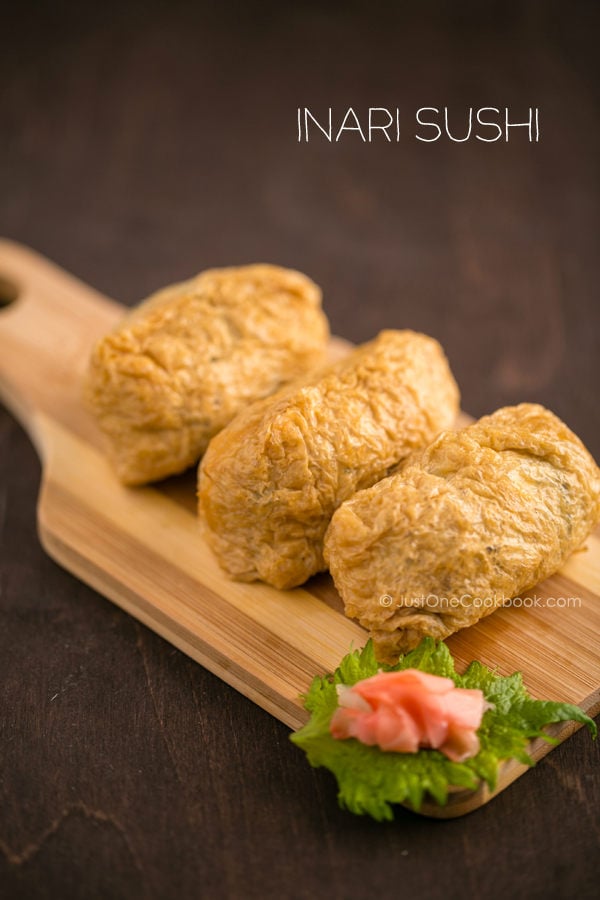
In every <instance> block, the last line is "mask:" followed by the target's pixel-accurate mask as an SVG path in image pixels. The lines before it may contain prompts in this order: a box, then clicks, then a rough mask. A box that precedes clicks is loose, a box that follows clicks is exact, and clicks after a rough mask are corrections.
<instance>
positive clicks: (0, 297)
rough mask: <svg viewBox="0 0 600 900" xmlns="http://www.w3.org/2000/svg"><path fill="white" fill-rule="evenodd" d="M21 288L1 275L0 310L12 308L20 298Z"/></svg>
mask: <svg viewBox="0 0 600 900" xmlns="http://www.w3.org/2000/svg"><path fill="white" fill-rule="evenodd" d="M19 293H20V291H19V288H18V287H17V285H16V284H15V283H14V281H11V280H10V279H9V278H5V277H4V275H1V274H0V310H2V308H3V307H5V306H10V304H11V303H14V302H15V300H16V299H17V297H18V296H19Z"/></svg>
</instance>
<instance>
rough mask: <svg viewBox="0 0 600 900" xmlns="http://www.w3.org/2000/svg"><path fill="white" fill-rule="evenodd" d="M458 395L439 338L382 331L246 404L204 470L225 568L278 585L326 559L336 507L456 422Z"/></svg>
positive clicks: (202, 488) (202, 502)
mask: <svg viewBox="0 0 600 900" xmlns="http://www.w3.org/2000/svg"><path fill="white" fill-rule="evenodd" d="M458 404H459V394H458V389H457V387H456V383H455V381H454V378H453V377H452V374H451V372H450V369H449V366H448V362H447V360H446V357H445V356H444V353H443V351H442V349H441V347H440V345H439V344H438V343H437V341H435V340H434V339H433V338H430V337H427V336H425V335H422V334H416V333H415V332H412V331H383V332H381V334H380V335H379V336H378V337H377V338H376V339H375V340H373V341H371V342H370V343H367V344H364V345H363V346H361V347H359V348H358V349H356V350H354V351H353V352H352V353H350V354H349V355H348V356H347V357H345V358H344V359H343V360H341V361H340V362H338V363H336V364H334V365H332V366H329V367H327V368H326V369H324V370H323V371H321V372H319V373H317V374H315V375H313V376H310V377H309V378H307V379H305V380H304V381H301V382H300V383H297V384H293V385H290V386H288V387H287V388H283V389H282V390H281V391H279V392H278V393H276V394H275V395H274V396H272V397H270V398H268V399H267V400H264V401H261V402H258V403H255V404H253V405H252V406H250V407H248V408H247V409H246V410H245V411H244V412H242V413H241V414H240V415H239V416H237V417H236V419H234V421H233V422H232V423H231V424H230V425H229V426H227V428H225V429H224V430H223V431H221V433H220V434H218V435H217V436H216V437H215V438H214V439H213V440H212V441H211V444H210V446H209V448H208V451H207V453H206V455H205V456H204V459H203V461H202V464H201V466H200V472H199V508H200V514H201V516H202V518H203V520H204V523H205V526H206V527H205V535H206V538H207V540H208V542H209V544H210V546H211V547H212V549H213V551H214V553H215V554H216V556H217V558H218V560H219V562H220V564H221V566H222V567H223V569H224V570H225V571H226V572H227V573H229V575H230V576H232V577H233V578H236V579H240V580H244V581H252V580H255V579H260V580H262V581H266V582H268V583H269V584H272V585H274V586H275V587H278V588H290V587H294V586H296V585H299V584H302V583H303V582H304V581H306V579H307V578H309V576H311V575H313V574H314V573H316V572H319V571H321V570H322V569H324V567H325V563H324V560H323V536H324V534H325V530H326V528H327V526H328V524H329V521H330V519H331V516H332V515H333V513H334V511H335V510H336V509H337V507H338V506H339V505H340V504H341V503H342V502H343V501H344V500H346V499H348V497H351V496H352V495H353V494H354V493H355V491H357V490H360V489H361V488H365V487H369V486H370V485H372V484H373V483H374V482H376V481H378V480H379V479H380V478H383V477H384V476H385V475H387V474H388V473H389V472H390V470H392V469H393V467H394V466H396V465H397V464H398V462H399V461H400V460H402V459H404V457H406V456H407V455H408V454H409V453H410V452H411V451H413V450H416V449H418V448H420V447H423V446H424V445H425V444H427V443H428V442H429V441H431V440H432V439H433V438H434V437H435V435H436V434H438V432H440V431H441V430H442V429H444V428H448V427H451V426H452V424H453V422H454V420H455V417H456V415H457V411H458Z"/></svg>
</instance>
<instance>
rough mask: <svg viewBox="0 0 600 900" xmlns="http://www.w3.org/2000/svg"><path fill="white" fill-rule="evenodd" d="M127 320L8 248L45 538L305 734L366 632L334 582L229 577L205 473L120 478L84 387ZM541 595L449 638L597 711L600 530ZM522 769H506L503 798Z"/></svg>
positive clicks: (2, 246) (546, 694)
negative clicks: (147, 484) (208, 516)
mask: <svg viewBox="0 0 600 900" xmlns="http://www.w3.org/2000/svg"><path fill="white" fill-rule="evenodd" d="M182 275H185V273H182ZM122 313H123V307H121V306H120V305H119V304H117V303H114V302H113V301H111V300H108V299H107V298H106V297H104V296H102V295H101V294H99V293H98V292H97V291H95V290H93V289H92V288H90V287H88V286H87V285H85V284H83V283H82V282H81V281H78V280H77V279H76V278H73V277H72V276H71V275H68V274H67V273H66V272H64V271H62V270H61V269H59V268H58V267H57V266H55V265H53V264H52V263H50V262H48V261H47V260H45V259H43V258H42V257H41V256H39V255H37V254H36V253H34V252H33V251H31V250H28V249H26V248H25V247H21V246H19V245H17V244H14V243H11V242H8V241H3V242H0V398H1V399H2V400H3V401H4V402H5V403H6V405H7V406H8V407H9V408H10V409H11V410H12V411H13V412H14V413H15V414H16V415H17V417H18V418H19V419H20V421H21V422H22V424H23V425H24V427H25V428H26V429H27V431H28V432H29V434H30V435H31V437H32V439H33V441H34V443H35V446H36V448H37V450H38V452H39V455H40V458H41V460H42V467H43V475H42V484H41V490H40V496H39V504H38V529H39V535H40V539H41V541H42V543H43V545H44V547H45V549H46V550H47V552H48V553H49V554H50V556H52V557H53V558H54V559H55V560H57V562H59V563H60V564H61V565H63V566H64V567H65V568H66V569H68V570H69V571H71V572H73V573H74V574H75V575H77V576H78V577H79V578H81V579H82V580H83V581H85V582H87V584H89V585H91V586H92V587H93V588H95V589H96V590H98V591H99V592H100V593H101V594H103V595H104V596H106V597H108V598H109V599H111V600H113V601H114V602H115V603H117V604H118V605H119V606H121V607H122V608H123V609H124V610H126V611H127V612H128V613H131V615H133V616H135V617H136V618H137V619H139V620H140V621H141V622H143V623H144V624H145V625H147V626H148V627H149V628H152V629H153V630H154V631H156V632H158V633H159V634H160V635H162V636H163V637H164V638H166V639H167V640H168V641H170V642H171V643H173V644H174V645H175V646H176V647H179V649H180V650H182V651H183V652H184V653H187V654H188V655H189V656H191V657H192V658H193V659H195V660H197V661H198V662H199V663H201V664H202V665H203V666H206V668H208V669H210V670H211V671H212V672H214V673H216V674H217V675H218V676H219V677H220V678H222V679H223V680H224V681H226V682H227V683H228V684H230V685H232V686H233V687H235V688H236V689H237V690H239V691H241V692H242V693H243V694H245V696H247V697H249V698H250V699H251V700H253V701H254V702H255V703H257V704H258V705H259V706H261V707H263V709H266V710H268V711H269V712H270V713H272V714H273V715H274V716H276V717H277V718H278V719H280V720H281V721H282V722H285V723H286V724H287V725H289V726H290V727H292V728H297V727H298V726H300V725H301V724H303V723H304V722H305V721H306V713H305V712H304V710H303V708H302V704H301V701H300V699H299V694H300V693H302V692H303V691H306V690H307V688H308V686H309V685H310V682H311V680H312V678H313V676H314V675H317V674H323V673H325V672H328V671H331V670H332V669H334V668H335V667H336V665H337V664H338V663H339V661H340V659H341V657H342V656H343V655H344V654H345V653H347V652H348V650H349V649H350V647H351V645H353V646H354V647H361V646H362V645H363V644H364V643H365V641H366V638H367V634H366V632H365V631H364V630H363V629H362V628H361V627H360V626H359V625H357V624H356V623H354V622H352V621H350V620H348V619H346V618H345V617H344V615H343V612H342V603H341V601H340V598H339V596H338V594H337V593H336V591H335V589H334V587H333V585H332V583H331V580H330V578H329V577H328V576H319V577H317V578H314V579H312V580H311V581H310V582H309V583H308V584H307V585H306V586H305V587H303V588H297V589H295V590H293V591H287V592H282V591H277V590H275V589H274V588H271V587H268V586H266V585H262V584H252V585H248V584H238V583H235V582H232V581H229V580H228V579H227V578H225V577H224V576H223V574H222V573H221V571H220V569H219V568H218V566H217V564H216V562H215V561H214V559H213V558H212V556H211V553H210V551H209V550H208V548H207V547H206V546H205V544H204V543H203V541H202V538H201V536H200V533H199V526H198V522H197V519H196V515H195V478H194V473H190V474H189V475H185V476H181V477H179V478H174V479H170V480H169V481H167V482H165V483H163V484H161V485H160V486H158V487H152V488H135V489H131V488H125V487H122V486H121V485H120V484H119V483H118V482H117V480H116V479H115V477H114V476H113V474H112V471H111V470H110V469H109V467H108V465H107V463H106V461H105V458H104V456H103V454H102V450H101V446H102V444H101V440H100V436H99V434H98V432H97V430H96V427H95V423H94V422H93V421H92V419H91V418H90V417H89V415H88V413H87V412H86V411H85V409H84V408H83V406H82V403H81V381H82V375H83V372H84V369H85V366H86V362H87V359H88V356H89V352H90V348H91V346H92V344H93V342H94V341H95V340H96V339H97V338H99V337H100V336H101V335H103V334H104V333H105V332H106V331H108V330H109V329H110V328H111V327H112V326H113V325H114V324H115V323H116V322H117V320H118V319H119V317H120V316H121V315H122ZM342 351H343V342H341V341H337V342H336V341H334V342H333V344H332V354H335V353H339V352H342ZM535 597H537V598H539V600H538V604H539V605H537V606H536V605H533V602H534V598H535ZM553 598H554V599H553ZM527 602H531V603H532V605H530V606H527V605H523V606H522V607H520V608H509V609H503V610H500V611H498V612H496V613H494V614H493V615H492V616H490V617H488V618H487V619H484V620H483V621H482V622H481V623H479V624H478V625H476V626H474V627H472V628H469V629H466V630H465V631H463V632H461V633H459V634H457V635H455V636H453V637H452V638H450V640H449V641H448V644H449V647H450V649H451V651H452V653H453V654H454V656H455V658H456V660H457V665H458V668H459V669H464V668H465V667H466V665H467V664H468V663H469V662H470V661H471V660H472V659H479V660H481V661H482V662H484V663H485V664H487V665H488V666H491V667H493V668H497V669H498V671H499V672H501V673H502V674H510V673H511V672H513V671H515V670H520V671H521V672H523V675H524V679H525V683H526V685H527V686H528V688H529V690H530V691H531V692H532V694H534V695H535V696H537V697H541V698H542V697H543V698H546V699H554V700H563V701H569V702H571V703H577V704H579V705H580V706H582V707H583V708H584V709H585V710H586V711H587V712H588V713H590V714H591V715H595V714H596V713H597V712H598V711H599V709H600V653H599V649H600V648H599V638H600V534H599V533H598V532H596V533H595V534H594V535H592V536H591V537H590V539H589V540H588V542H587V547H586V549H585V550H584V551H582V552H579V553H576V554H574V555H573V557H572V558H571V559H570V560H569V562H568V563H567V565H566V566H565V567H564V569H563V570H562V571H561V572H560V573H559V574H557V575H556V576H554V577H553V578H550V579H548V580H547V581H545V582H544V583H543V584H541V585H539V586H538V587H537V588H536V589H535V590H534V591H532V592H531V594H530V597H529V601H526V603H527ZM574 730H575V726H573V725H572V724H571V723H563V724H561V725H559V726H554V730H553V733H554V734H555V736H557V737H558V738H559V740H564V739H565V738H566V737H568V736H569V735H570V734H571V733H572V732H573V731H574ZM550 749H551V746H550V745H548V744H547V743H546V742H543V741H535V742H534V743H533V744H532V747H531V753H532V755H533V756H534V757H535V758H536V759H539V758H541V757H542V756H543V755H544V754H545V753H547V752H548V751H549V750H550ZM524 771H525V768H524V767H523V766H521V765H519V764H517V763H514V762H509V763H507V764H505V765H504V767H503V769H502V773H501V778H500V781H499V785H498V788H497V790H496V791H495V793H498V792H499V791H500V790H503V789H504V788H505V787H506V786H507V785H508V784H510V783H511V782H512V781H514V780H515V779H516V778H517V777H519V775H521V774H522V773H523V772H524ZM489 799H490V793H489V792H488V791H487V789H486V788H485V787H483V786H482V787H481V788H480V789H479V790H478V791H475V792H473V791H457V792H456V793H455V794H453V795H452V798H451V800H450V801H449V803H448V805H447V806H446V807H444V808H440V807H438V806H437V805H436V804H435V803H431V804H427V806H426V807H424V809H423V810H422V812H424V813H425V814H427V815H433V816H440V817H451V816H457V815H462V814H463V813H465V812H469V811H470V810H472V809H476V808H477V807H478V806H481V805H482V804H483V803H485V802H487V801H488V800H489Z"/></svg>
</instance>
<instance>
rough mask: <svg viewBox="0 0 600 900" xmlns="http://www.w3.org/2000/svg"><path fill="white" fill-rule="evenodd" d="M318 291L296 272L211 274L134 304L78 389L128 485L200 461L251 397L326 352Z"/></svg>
mask: <svg viewBox="0 0 600 900" xmlns="http://www.w3.org/2000/svg"><path fill="white" fill-rule="evenodd" d="M328 338H329V327H328V323H327V319H326V317H325V315H324V313H323V312H322V310H321V291H320V289H319V288H318V287H317V285H316V284H314V282H312V281H311V280H310V279H308V278H307V277H306V276H305V275H302V274H301V273H300V272H295V271H293V270H290V269H282V268H279V267H278V266H270V265H251V266H240V267H237V268H227V269H210V270H208V271H205V272H202V273H201V274H200V275H198V276H197V277H196V278H192V279H191V280H190V281H186V282H183V283H181V284H175V285H172V286H171V287H167V288H165V289H164V290H162V291H159V292H158V293H157V294H154V295H153V296H152V297H150V298H148V299H147V300H146V301H145V302H143V303H142V304H140V306H139V307H137V308H136V309H135V310H133V312H132V313H130V314H129V315H128V316H127V317H126V318H125V319H124V320H123V321H122V322H121V324H120V325H119V326H118V327H117V329H116V330H115V331H113V332H112V333H111V334H109V335H107V336H106V337H104V338H103V339H102V340H100V341H99V342H98V343H97V344H96V346H95V348H94V350H93V353H92V357H91V361H90V365H89V371H88V375H87V381H86V387H85V395H86V400H87V404H88V406H89V407H90V409H91V411H92V412H93V413H94V414H95V416H96V417H97V419H98V423H99V425H100V428H101V429H102V431H103V432H104V433H105V435H106V438H107V445H108V453H109V457H110V459H111V461H112V463H113V465H114V467H115V469H116V472H117V475H118V476H119V478H120V479H121V481H123V482H124V483H125V484H130V485H134V484H144V483H146V482H149V481H156V480H158V479H160V478H165V477H166V476H167V475H172V474H175V473H178V472H182V471H183V470H184V469H186V468H188V467H189V466H191V465H194V464H195V463H197V461H198V459H199V458H200V456H201V455H202V454H203V453H204V451H205V450H206V447H207V446H208V442H209V441H210V439H211V438H212V437H213V436H214V435H215V434H216V433H217V432H218V431H220V430H221V428H223V427H224V426H225V425H227V423H228V422H230V421H231V419H233V417H234V416H235V415H236V413H238V412H239V411H240V410H241V409H244V408H245V407H246V406H247V405H248V403H250V402H252V401H254V400H256V399H258V398H261V397H265V396H267V395H268V394H272V393H273V392H274V391H275V390H277V389H278V388H279V387H280V386H281V385H282V384H284V383H286V382H288V381H290V380H292V379H294V378H297V377H299V376H300V375H303V374H304V373H306V372H307V371H308V370H309V369H311V368H312V367H314V366H315V365H318V364H320V363H321V362H322V360H323V358H324V351H325V347H326V344H327V341H328Z"/></svg>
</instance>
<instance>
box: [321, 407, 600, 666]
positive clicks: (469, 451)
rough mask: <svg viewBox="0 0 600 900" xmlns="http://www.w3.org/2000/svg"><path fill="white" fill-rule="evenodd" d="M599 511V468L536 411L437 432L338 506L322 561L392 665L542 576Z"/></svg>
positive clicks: (554, 421) (513, 410)
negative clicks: (380, 478) (392, 470)
mask: <svg viewBox="0 0 600 900" xmlns="http://www.w3.org/2000/svg"><path fill="white" fill-rule="evenodd" d="M599 518H600V472H599V470H598V468H597V466H596V464H595V462H594V460H593V459H592V457H591V456H590V454H589V453H588V451H587V450H586V448H585V447H584V446H583V444H582V443H581V441H580V440H579V438H577V437H576V436H575V435H574V434H573V433H572V432H571V431H570V430H569V429H568V428H567V426H566V425H565V424H564V423H563V422H561V421H560V419H558V418H557V417H556V416H555V415H553V414H552V413H551V412H549V411H548V410H547V409H544V408H543V407H542V406H538V405H534V404H529V403H523V404H521V405H520V406H514V407H506V408H504V409H500V410H498V411H497V412H495V413H494V414H493V415H490V416H486V417H485V418H483V419H480V420H479V421H478V422H476V423H475V424H473V425H471V426H469V427H468V428H465V429H464V430H463V431H460V432H455V433H446V434H441V435H440V436H439V437H438V438H437V439H436V440H435V441H434V442H433V443H432V444H431V445H430V446H429V447H427V448H426V449H425V450H423V451H422V452H420V453H416V454H414V455H413V456H411V457H410V458H409V459H408V460H407V461H406V462H405V464H404V465H403V466H402V467H401V469H400V470H399V471H398V473H395V474H394V475H392V476H390V477H389V478H385V479H384V480H383V481H380V482H379V483H378V484H375V485H374V486H373V487H371V488H369V489H368V490H364V491H361V492H360V493H357V494H356V495H355V496H354V497H352V498H351V499H350V500H348V501H347V502H346V503H344V504H343V505H342V506H341V507H340V508H339V509H338V510H337V512H336V513H335V515H334V516H333V518H332V521H331V524H330V526H329V529H328V531H327V535H326V538H325V559H326V560H327V562H328V564H329V567H330V570H331V574H332V575H333V579H334V581H335V584H336V587H337V589H338V591H339V592H340V594H341V596H342V598H343V600H344V604H345V610H346V615H348V616H350V617H352V618H356V619H358V620H359V622H360V623H361V625H363V626H364V627H365V628H368V629H369V630H370V632H371V636H372V638H373V643H374V646H375V652H376V654H377V657H378V659H379V660H381V661H382V662H394V661H396V660H397V658H398V655H399V654H400V653H404V652H406V651H407V650H410V649H411V648H413V647H415V646H416V645H417V644H418V643H419V641H420V640H421V638H422V637H424V636H425V635H430V636H431V637H433V638H436V639H442V638H446V637H448V635H450V634H452V633H453V632H455V631H458V630H459V629H460V628H465V627H466V626H468V625H473V624H474V623H475V622H477V621H478V620H479V619H481V618H482V617H483V616H486V615H488V614H489V613H491V612H493V611H494V610H495V609H497V608H498V607H499V606H501V605H502V604H504V603H505V602H507V601H508V600H509V599H511V598H512V597H516V596H519V595H520V594H522V593H523V592H524V591H527V590H528V589H530V588H532V587H533V586H534V585H535V584H537V583H538V582H539V581H541V580H542V579H544V578H547V577H548V576H549V575H551V574H552V573H553V572H555V571H556V570H557V569H559V568H560V567H561V566H562V564H563V563H564V562H565V560H566V559H567V557H568V556H569V554H570V553H572V551H573V550H575V549H577V548H578V547H579V546H580V545H581V544H582V543H583V541H585V539H586V537H587V536H588V535H589V533H590V531H591V530H592V528H593V527H594V525H595V524H596V523H597V522H598V520H599Z"/></svg>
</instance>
